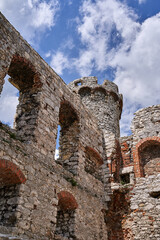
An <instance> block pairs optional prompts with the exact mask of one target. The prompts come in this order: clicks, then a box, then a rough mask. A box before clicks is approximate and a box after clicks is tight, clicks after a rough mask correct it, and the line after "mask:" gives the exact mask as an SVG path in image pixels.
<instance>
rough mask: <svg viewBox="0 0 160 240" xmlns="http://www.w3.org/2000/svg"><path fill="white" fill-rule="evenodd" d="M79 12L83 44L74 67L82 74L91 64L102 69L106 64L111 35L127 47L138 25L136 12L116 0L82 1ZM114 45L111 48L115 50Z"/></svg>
mask: <svg viewBox="0 0 160 240" xmlns="http://www.w3.org/2000/svg"><path fill="white" fill-rule="evenodd" d="M81 15H82V20H81V21H80V23H79V26H78V33H79V35H80V40H81V42H82V43H83V44H84V46H85V47H84V49H83V50H81V52H80V57H79V59H77V62H76V66H78V67H77V69H78V71H79V72H80V73H81V75H84V74H85V72H86V74H87V75H88V73H89V74H90V73H91V71H92V69H93V67H94V68H96V70H100V71H103V70H104V69H106V67H107V66H108V63H109V56H108V53H109V52H110V51H111V50H110V42H111V41H112V40H111V37H112V38H113V37H114V39H115V40H114V41H115V43H116V42H117V40H118V38H121V39H122V41H123V47H125V49H126V48H128V47H129V46H130V44H131V42H132V41H133V39H134V38H135V37H136V33H137V31H138V29H139V27H140V25H139V23H137V22H136V19H137V16H136V14H135V13H134V12H133V11H132V10H131V9H130V8H128V7H127V6H126V5H125V4H123V3H120V2H119V1H116V0H101V1H100V0H96V1H95V2H94V3H93V2H92V1H84V2H83V5H82V7H81ZM113 31H114V32H113ZM115 32H116V35H115V36H113V35H114V33H115ZM117 47H119V46H117ZM117 47H115V50H114V49H112V51H113V52H114V51H116V49H117ZM86 64H87V66H88V67H87V68H86Z"/></svg>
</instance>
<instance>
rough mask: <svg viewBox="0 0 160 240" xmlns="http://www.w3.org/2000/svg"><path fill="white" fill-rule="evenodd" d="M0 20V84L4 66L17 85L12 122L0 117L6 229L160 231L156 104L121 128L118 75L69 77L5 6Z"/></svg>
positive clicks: (106, 233)
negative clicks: (126, 130) (113, 78)
mask: <svg viewBox="0 0 160 240" xmlns="http://www.w3.org/2000/svg"><path fill="white" fill-rule="evenodd" d="M0 24H1V28H0V33H1V34H0V52H1V54H0V58H1V61H0V92H1V91H2V90H3V84H4V81H5V76H6V75H7V74H8V75H9V76H10V79H9V81H10V83H11V84H12V85H14V86H15V87H16V88H17V89H18V90H19V92H20V94H19V104H18V106H17V111H16V117H15V122H14V129H12V128H10V127H8V126H7V125H5V124H3V123H1V122H0V239H17V240H29V239H35V240H36V239H37V240H49V239H55V240H56V239H57V240H58V239H59V240H72V239H74V240H107V239H108V240H115V239H116V240H127V239H135V240H143V239H147V240H149V239H155V240H156V239H160V217H159V216H160V105H157V106H152V107H148V108H145V109H142V110H140V111H138V112H137V113H136V114H135V117H134V119H133V122H132V132H133V134H132V135H131V136H128V137H122V138H121V137H120V132H119V119H120V117H121V112H122V105H123V99H122V95H121V94H119V91H118V87H117V86H116V85H115V84H114V83H113V82H110V81H108V80H104V82H103V84H102V85H99V84H98V83H97V78H96V77H84V78H81V79H76V80H75V81H73V82H71V83H70V84H69V85H68V86H67V85H66V84H65V83H64V82H63V80H62V79H61V78H60V77H59V76H58V75H57V74H56V73H55V72H54V70H53V69H52V68H51V67H49V66H48V64H47V63H46V62H45V61H44V60H43V59H42V58H41V57H40V56H39V55H38V53H37V52H36V51H35V50H34V49H32V47H31V46H30V45H29V44H28V43H27V42H26V41H25V40H24V39H23V38H22V37H21V36H20V34H19V33H18V32H17V31H16V30H15V29H14V28H13V26H12V25H11V24H10V23H9V22H8V21H7V20H6V19H5V17H4V16H3V15H2V14H0ZM59 125H60V127H61V130H60V140H59V144H60V147H59V158H58V159H57V160H55V157H54V156H55V148H56V138H57V128H58V126H59Z"/></svg>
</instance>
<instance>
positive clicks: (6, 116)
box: [0, 74, 19, 128]
mask: <svg viewBox="0 0 160 240" xmlns="http://www.w3.org/2000/svg"><path fill="white" fill-rule="evenodd" d="M9 78H10V76H9V75H8V74H7V75H6V77H5V79H4V80H5V83H4V85H3V90H2V93H1V95H0V116H1V118H0V120H1V121H2V123H4V124H7V125H9V126H10V127H12V128H13V127H14V126H13V123H14V118H15V114H16V108H17V105H18V103H19V101H18V97H19V91H18V89H16V88H15V87H14V86H13V85H12V84H10V82H9V81H8V79H9Z"/></svg>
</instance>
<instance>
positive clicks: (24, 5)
mask: <svg viewBox="0 0 160 240" xmlns="http://www.w3.org/2000/svg"><path fill="white" fill-rule="evenodd" d="M58 8H59V7H58V0H50V1H48V2H46V1H41V0H23V1H22V0H14V1H13V0H1V1H0V10H1V12H2V13H3V14H4V15H5V16H6V18H7V19H8V20H9V21H10V22H11V23H12V24H13V25H14V26H15V28H16V29H17V30H18V31H19V32H20V33H21V34H22V36H23V37H24V38H25V39H26V40H27V41H29V42H30V43H32V44H33V43H34V42H35V39H34V38H35V37H36V40H37V34H38V33H39V32H42V31H45V30H46V29H49V28H51V27H52V26H54V24H55V15H56V13H57V11H58Z"/></svg>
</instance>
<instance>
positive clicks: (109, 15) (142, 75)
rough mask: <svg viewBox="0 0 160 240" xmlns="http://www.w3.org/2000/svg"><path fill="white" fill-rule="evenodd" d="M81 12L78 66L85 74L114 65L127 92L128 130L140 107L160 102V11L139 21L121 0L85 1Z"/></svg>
mask: <svg viewBox="0 0 160 240" xmlns="http://www.w3.org/2000/svg"><path fill="white" fill-rule="evenodd" d="M81 13H82V16H83V17H82V20H81V23H80V24H79V26H78V32H79V34H80V38H81V42H82V43H83V44H84V45H85V47H84V49H83V50H81V51H80V56H79V58H78V59H77V60H76V61H75V63H76V66H77V70H78V71H79V72H80V73H81V75H83V76H84V75H90V74H91V72H92V70H93V69H95V70H100V71H105V69H107V68H108V67H112V68H114V69H115V83H116V84H117V85H118V86H119V89H120V92H121V93H123V95H124V112H123V115H122V120H121V132H122V134H123V135H124V134H127V132H128V130H129V128H130V122H131V119H132V118H133V113H134V112H135V111H136V110H137V109H138V108H140V107H146V106H148V105H153V104H158V103H159V102H160V96H159V91H160V85H159V82H160V79H159V78H160V77H159V76H160V68H159V62H160V44H159V39H160V14H157V15H156V16H153V17H151V18H148V19H147V20H145V21H144V22H143V23H142V24H140V23H138V19H137V16H136V14H134V12H133V11H132V10H131V9H130V8H128V7H127V6H126V5H125V4H123V3H121V2H119V1H118V0H101V1H100V0H96V1H95V3H93V2H91V1H84V4H83V6H82V8H81ZM113 30H115V31H113ZM114 34H115V35H114ZM118 39H120V41H118ZM114 40H115V43H114ZM111 41H112V45H111V46H110V43H111ZM113 44H114V47H112V46H113Z"/></svg>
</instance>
